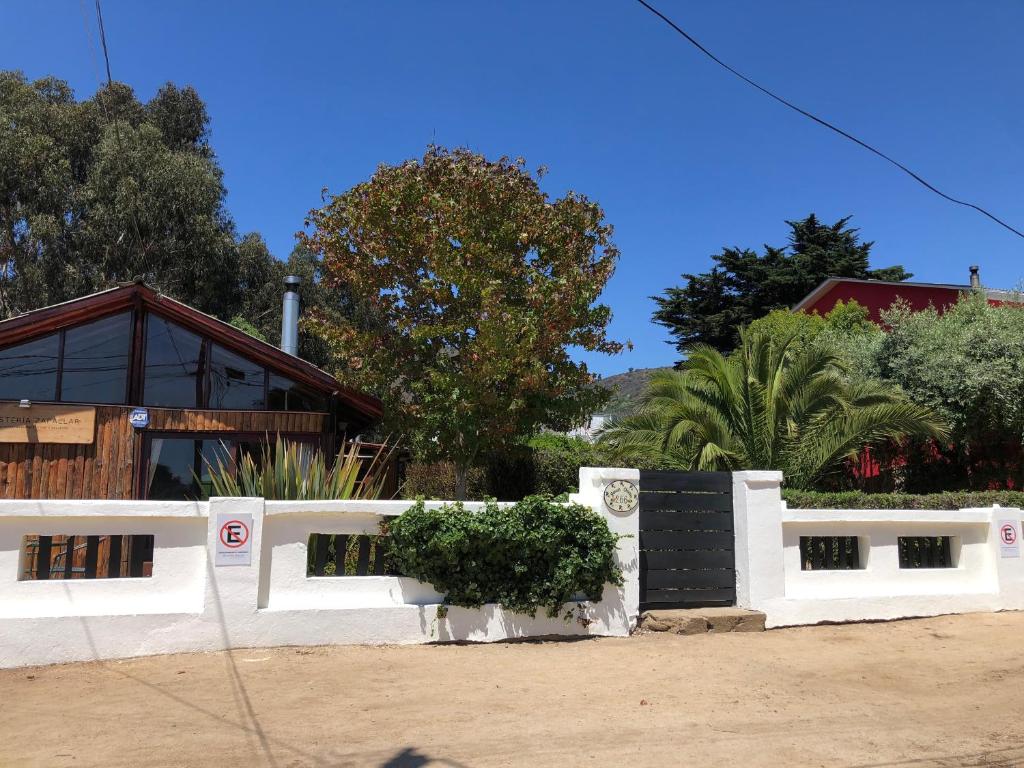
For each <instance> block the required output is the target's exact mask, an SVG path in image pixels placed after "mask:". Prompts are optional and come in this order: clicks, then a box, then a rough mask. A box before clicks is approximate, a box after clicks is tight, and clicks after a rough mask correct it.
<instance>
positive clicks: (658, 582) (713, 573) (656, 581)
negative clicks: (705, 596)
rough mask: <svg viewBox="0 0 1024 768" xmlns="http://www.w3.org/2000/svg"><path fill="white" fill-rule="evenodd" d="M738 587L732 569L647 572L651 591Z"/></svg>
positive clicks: (648, 585)
mask: <svg viewBox="0 0 1024 768" xmlns="http://www.w3.org/2000/svg"><path fill="white" fill-rule="evenodd" d="M735 585H736V571H734V570H733V569H732V568H715V569H705V570H689V571H685V570H684V571H652V570H648V571H647V588H648V589H649V590H650V589H707V588H710V587H716V588H717V587H733V586H735Z"/></svg>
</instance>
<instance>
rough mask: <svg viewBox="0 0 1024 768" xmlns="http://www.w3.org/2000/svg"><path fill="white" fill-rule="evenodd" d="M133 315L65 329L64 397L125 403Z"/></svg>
mask: <svg viewBox="0 0 1024 768" xmlns="http://www.w3.org/2000/svg"><path fill="white" fill-rule="evenodd" d="M131 332H132V326H131V315H130V314H128V313H125V314H122V315H114V316H113V317H106V318H103V319H102V320H97V321H95V322H93V323H89V324H87V325H80V326H77V327H75V328H68V329H67V330H66V331H65V332H64V355H63V367H62V369H61V377H60V399H61V400H64V401H66V402H73V403H123V402H124V401H125V392H126V389H127V387H128V351H129V348H130V347H131Z"/></svg>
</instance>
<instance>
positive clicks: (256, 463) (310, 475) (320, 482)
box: [206, 435, 394, 501]
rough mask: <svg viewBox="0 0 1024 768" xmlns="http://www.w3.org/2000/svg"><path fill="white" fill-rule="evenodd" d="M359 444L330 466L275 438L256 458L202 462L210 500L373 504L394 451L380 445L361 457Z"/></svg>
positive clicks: (318, 454) (308, 450)
mask: <svg viewBox="0 0 1024 768" xmlns="http://www.w3.org/2000/svg"><path fill="white" fill-rule="evenodd" d="M363 447H365V446H363V445H362V444H360V443H350V444H349V445H348V447H347V448H343V449H342V450H341V452H340V453H339V454H338V456H337V457H336V458H335V460H334V462H333V463H332V464H328V462H327V457H326V456H325V455H324V452H323V451H321V450H320V449H319V448H316V447H314V446H311V445H308V444H305V443H296V442H293V441H291V440H287V439H285V438H282V437H281V436H280V435H278V437H277V440H276V441H275V443H274V445H273V447H272V446H271V445H270V443H269V441H268V442H267V443H265V444H264V446H263V453H262V455H261V456H260V457H259V459H258V460H257V459H255V458H253V456H251V455H250V454H244V455H243V456H242V457H241V459H240V460H239V462H238V464H237V465H235V466H232V465H231V464H230V463H225V462H224V461H223V460H222V459H221V458H220V457H218V458H217V461H216V463H215V464H214V463H211V462H210V461H207V462H206V469H207V472H208V473H209V475H210V485H211V489H212V493H211V495H213V496H262V497H263V498H264V499H289V500H293V501H305V500H314V499H376V498H377V497H379V496H380V494H381V490H382V488H383V486H384V481H385V477H386V472H387V466H388V460H389V459H390V457H391V454H392V452H393V450H394V449H393V448H389V447H388V446H387V445H382V446H380V447H379V448H378V449H377V451H376V452H375V453H374V454H373V456H371V457H369V458H362V457H360V455H359V454H360V449H361V448H363Z"/></svg>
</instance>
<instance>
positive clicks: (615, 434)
mask: <svg viewBox="0 0 1024 768" xmlns="http://www.w3.org/2000/svg"><path fill="white" fill-rule="evenodd" d="M795 340H796V336H789V337H786V338H783V339H781V340H780V339H776V338H772V337H771V336H766V335H758V334H753V333H751V332H749V331H747V330H741V332H740V346H739V348H738V349H737V350H736V351H735V352H734V353H733V354H732V355H730V356H729V357H725V356H723V355H722V354H721V353H719V352H718V351H716V350H714V349H711V348H710V347H706V346H704V347H698V348H696V349H694V350H693V351H692V352H691V354H690V358H689V360H688V361H687V363H686V366H685V368H684V369H683V371H681V372H676V371H672V372H666V373H661V374H656V375H655V376H654V377H653V378H652V380H651V386H650V389H649V391H648V393H647V395H646V396H645V398H644V401H643V403H642V404H641V406H640V407H639V408H638V409H637V410H636V411H635V412H634V413H633V414H631V415H629V416H627V417H625V418H623V419H619V420H613V422H612V423H611V424H610V425H609V426H608V427H607V429H605V430H604V432H603V434H602V435H601V436H600V442H601V443H602V445H604V446H605V447H606V448H607V450H608V451H609V453H610V455H611V456H612V457H613V458H618V459H620V460H622V461H623V462H630V463H634V462H636V463H639V462H644V461H646V462H652V461H655V462H656V461H662V462H664V463H666V464H668V465H669V466H673V467H675V468H678V469H684V470H737V469H778V470H782V471H783V472H784V473H785V476H786V479H787V482H788V483H789V484H790V485H792V486H794V487H808V486H811V485H814V484H816V483H820V482H821V481H823V480H825V479H826V478H828V477H830V476H833V475H836V474H838V473H839V472H840V471H841V469H842V468H843V465H844V463H845V462H846V461H847V460H848V459H851V458H853V457H855V456H856V455H857V454H858V453H859V452H860V451H861V450H862V449H863V448H864V447H865V446H871V445H879V444H886V443H888V442H890V441H897V440H903V439H905V438H907V437H911V436H917V437H944V436H945V434H946V428H945V426H944V425H943V424H942V422H941V419H939V417H937V416H936V415H935V414H934V413H933V412H932V411H931V410H929V409H928V408H926V407H923V406H919V405H915V404H913V403H911V402H908V401H907V400H906V398H905V397H904V396H903V395H902V393H901V392H900V391H899V390H898V389H896V388H894V387H891V386H887V385H884V384H882V383H880V382H877V381H870V380H864V381H857V382H854V381H851V380H850V379H849V378H848V377H846V376H845V375H843V367H842V361H841V360H840V359H839V358H838V357H837V356H836V355H834V354H833V353H831V352H829V351H827V350H825V349H822V348H820V347H817V346H814V345H811V346H807V347H805V348H804V349H803V350H798V351H795V350H793V349H792V348H791V347H792V346H793V345H794V343H795ZM634 465H635V463H634Z"/></svg>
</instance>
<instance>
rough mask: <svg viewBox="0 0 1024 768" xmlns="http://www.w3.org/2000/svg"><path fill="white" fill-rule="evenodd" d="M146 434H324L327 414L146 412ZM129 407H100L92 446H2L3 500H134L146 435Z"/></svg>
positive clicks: (0, 491)
mask: <svg viewBox="0 0 1024 768" xmlns="http://www.w3.org/2000/svg"><path fill="white" fill-rule="evenodd" d="M147 410H148V411H149V422H150V423H149V427H148V428H147V429H146V430H145V431H146V432H197V433H209V432H213V433H218V432H220V433H232V432H247V433H256V434H260V433H266V434H270V435H275V434H277V433H278V432H280V433H282V434H317V435H319V434H323V433H324V432H325V431H326V428H327V424H326V423H325V422H326V420H327V415H326V414H323V413H300V412H294V413H292V412H287V413H286V412H282V411H197V410H188V409H170V408H148V409H147ZM131 411H132V409H131V408H128V407H124V406H109V405H100V406H96V439H95V440H94V441H93V443H92V444H90V445H53V444H27V443H2V444H0V499H130V498H132V497H133V493H134V488H135V483H134V482H133V481H134V470H135V460H136V454H137V452H138V451H137V447H138V445H139V444H140V443H141V440H142V433H141V432H138V433H137V432H136V431H135V430H134V429H133V428H132V426H131V424H129V422H128V414H129V413H130V412H131Z"/></svg>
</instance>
